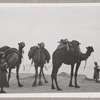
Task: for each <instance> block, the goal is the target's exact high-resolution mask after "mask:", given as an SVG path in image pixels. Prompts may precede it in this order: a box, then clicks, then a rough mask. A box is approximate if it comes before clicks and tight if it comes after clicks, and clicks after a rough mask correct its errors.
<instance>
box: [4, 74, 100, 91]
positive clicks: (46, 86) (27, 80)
mask: <svg viewBox="0 0 100 100" xmlns="http://www.w3.org/2000/svg"><path fill="white" fill-rule="evenodd" d="M46 79H47V80H48V83H44V80H43V79H42V86H38V85H37V86H36V87H32V83H33V81H34V74H26V73H21V74H20V81H21V83H22V84H23V85H24V86H23V87H21V88H20V87H18V86H17V80H16V74H15V73H12V77H11V80H10V87H9V88H5V90H6V91H7V93H73V92H100V83H96V82H95V81H94V80H93V79H89V78H87V77H86V76H85V75H78V85H79V86H80V88H74V87H68V84H69V80H70V76H69V74H67V73H64V72H62V73H60V74H59V75H58V84H59V86H60V87H61V88H62V89H63V90H62V91H57V90H56V89H55V90H51V77H50V75H46ZM73 83H74V79H73Z"/></svg>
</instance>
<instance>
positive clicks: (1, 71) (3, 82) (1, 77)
mask: <svg viewBox="0 0 100 100" xmlns="http://www.w3.org/2000/svg"><path fill="white" fill-rule="evenodd" d="M7 67H8V66H7V63H6V60H5V54H4V53H3V52H0V88H1V91H0V93H6V92H5V91H4V90H3V88H4V87H7V76H6V72H7V70H6V68H7Z"/></svg>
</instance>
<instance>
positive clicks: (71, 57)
mask: <svg viewBox="0 0 100 100" xmlns="http://www.w3.org/2000/svg"><path fill="white" fill-rule="evenodd" d="M79 45H80V43H79V42H78V41H76V40H73V41H71V42H69V41H67V42H66V41H60V43H59V46H58V48H57V49H56V50H55V51H54V52H53V54H52V73H51V81H52V83H51V89H57V90H62V89H61V88H60V87H59V85H58V82H57V73H58V70H59V68H60V67H61V65H62V63H64V64H67V65H71V76H70V82H69V87H75V88H79V86H78V84H77V73H78V69H79V66H80V64H81V61H83V60H87V58H88V57H89V56H90V55H91V53H92V52H94V49H93V47H92V46H88V47H86V49H87V51H86V53H82V52H81V51H80V48H79ZM24 47H25V43H24V42H20V43H18V49H16V48H11V47H9V46H3V47H1V48H0V52H4V53H5V56H6V61H7V64H8V70H9V72H8V87H9V80H10V77H11V70H12V69H13V68H16V78H17V81H18V86H19V87H22V86H23V85H22V84H21V83H20V79H19V68H20V64H21V62H22V56H23V53H24V52H23V48H24ZM28 57H29V59H30V60H32V63H31V64H33V63H34V67H35V80H34V82H33V85H32V86H36V85H37V77H38V67H40V73H39V83H38V85H42V83H41V75H43V78H44V80H45V83H47V82H48V81H47V80H46V78H45V75H44V72H43V67H44V64H45V63H49V60H50V58H51V57H50V54H49V52H48V50H47V49H45V48H44V43H43V42H42V43H39V44H38V45H37V46H33V47H31V48H30V50H29V52H28ZM75 64H76V69H75V85H73V84H72V79H73V71H74V65H75ZM54 82H55V86H56V87H55V86H54Z"/></svg>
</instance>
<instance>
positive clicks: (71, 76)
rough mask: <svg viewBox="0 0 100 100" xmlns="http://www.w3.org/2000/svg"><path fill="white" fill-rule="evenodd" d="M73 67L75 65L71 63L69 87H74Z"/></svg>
mask: <svg viewBox="0 0 100 100" xmlns="http://www.w3.org/2000/svg"><path fill="white" fill-rule="evenodd" d="M73 69H74V65H71V75H70V82H69V87H73V85H72V78H73Z"/></svg>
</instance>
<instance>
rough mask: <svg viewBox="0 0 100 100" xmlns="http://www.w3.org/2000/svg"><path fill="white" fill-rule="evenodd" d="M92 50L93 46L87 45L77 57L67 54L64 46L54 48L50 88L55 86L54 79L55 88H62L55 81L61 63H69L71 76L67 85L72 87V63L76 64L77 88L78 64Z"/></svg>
mask: <svg viewBox="0 0 100 100" xmlns="http://www.w3.org/2000/svg"><path fill="white" fill-rule="evenodd" d="M93 51H94V50H93V48H92V47H90V46H89V47H87V52H86V53H81V54H80V56H79V57H76V56H73V55H70V54H68V52H67V51H66V47H65V48H62V49H59V50H56V51H55V52H54V53H53V57H52V59H53V69H52V74H51V79H52V86H51V89H55V86H54V83H53V82H54V81H55V84H56V87H57V90H62V89H60V88H59V86H58V82H57V73H58V70H59V68H60V67H61V65H62V63H64V64H67V65H71V78H70V82H69V87H73V85H72V78H73V70H74V65H75V64H76V70H75V87H76V88H79V86H78V85H77V73H78V69H79V66H80V64H81V61H82V60H86V59H87V58H88V57H89V56H90V54H91V53H92V52H93Z"/></svg>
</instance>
